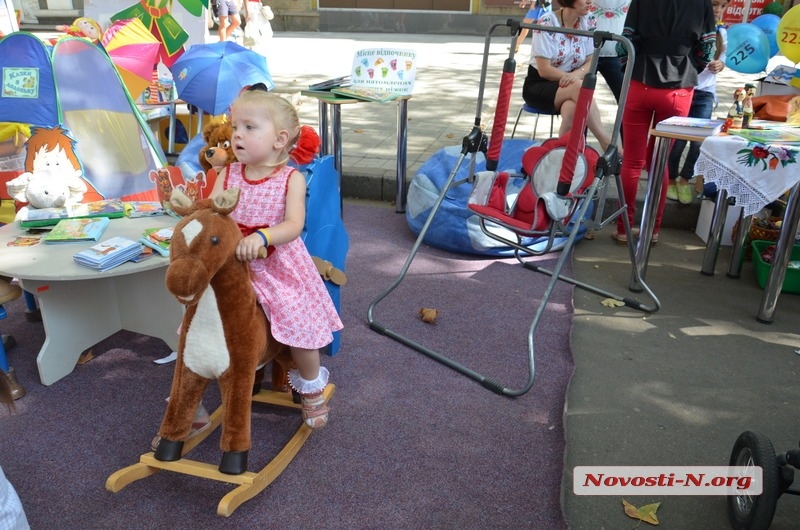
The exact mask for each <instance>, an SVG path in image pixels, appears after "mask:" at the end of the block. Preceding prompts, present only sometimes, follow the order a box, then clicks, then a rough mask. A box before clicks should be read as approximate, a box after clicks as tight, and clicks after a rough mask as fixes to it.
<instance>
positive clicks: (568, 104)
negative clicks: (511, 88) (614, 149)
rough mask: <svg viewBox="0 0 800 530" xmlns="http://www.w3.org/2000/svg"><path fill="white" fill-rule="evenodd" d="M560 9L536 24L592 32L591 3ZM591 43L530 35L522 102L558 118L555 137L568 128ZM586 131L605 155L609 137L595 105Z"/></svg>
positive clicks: (574, 2) (574, 1) (567, 1)
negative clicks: (559, 118)
mask: <svg viewBox="0 0 800 530" xmlns="http://www.w3.org/2000/svg"><path fill="white" fill-rule="evenodd" d="M559 3H560V4H561V6H562V7H561V9H559V10H557V11H551V12H548V13H545V14H544V15H542V17H541V18H540V19H539V20H538V21H537V23H538V24H540V25H542V26H552V27H562V28H574V29H580V30H585V31H593V30H594V28H595V21H594V17H593V16H592V15H590V14H589V6H590V5H591V0H562V1H560V2H559ZM592 48H593V43H592V39H591V38H589V37H576V36H574V35H566V34H564V33H547V32H541V31H535V32H534V33H533V51H532V53H531V60H530V64H529V65H528V75H527V77H526V78H525V84H524V85H523V87H522V98H523V99H524V100H525V103H527V104H528V105H530V106H532V107H534V108H537V109H540V110H543V111H547V112H551V113H553V114H555V113H560V114H561V127H560V128H559V131H558V134H559V136H563V135H564V134H566V133H567V131H569V130H570V129H571V128H572V120H573V118H574V116H575V107H576V104H577V102H578V94H579V93H580V89H581V84H582V82H583V77H584V76H585V75H586V74H587V73H588V71H589V67H590V65H591V54H592ZM587 125H588V127H589V130H590V131H592V134H593V135H594V137H595V138H597V141H598V142H599V143H600V149H601V151H605V150H606V148H607V147H608V145H609V144H610V143H611V134H610V133H609V132H608V131H607V130H606V129H605V128H604V127H603V124H602V122H601V120H600V111H599V110H598V109H597V105H595V103H594V102H592V106H591V108H590V110H589V115H588V116H587Z"/></svg>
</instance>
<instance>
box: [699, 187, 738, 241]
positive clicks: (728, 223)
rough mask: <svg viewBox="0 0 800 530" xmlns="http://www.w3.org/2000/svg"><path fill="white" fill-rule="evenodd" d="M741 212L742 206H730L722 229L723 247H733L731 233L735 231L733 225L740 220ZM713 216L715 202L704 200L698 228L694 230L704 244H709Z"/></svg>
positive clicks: (701, 205)
mask: <svg viewBox="0 0 800 530" xmlns="http://www.w3.org/2000/svg"><path fill="white" fill-rule="evenodd" d="M741 211H742V207H741V206H736V205H729V206H728V215H727V216H726V217H725V227H724V228H723V229H722V241H721V242H720V245H721V246H723V247H730V246H733V239H732V238H731V232H732V231H733V225H734V224H736V221H738V220H739V214H740V213H741ZM713 216H714V201H712V200H709V199H703V200H702V201H701V204H700V215H699V216H698V217H697V228H695V229H694V233H695V234H697V237H699V238H700V239H702V240H703V243H707V242H708V236H709V233H710V231H711V219H712V218H713Z"/></svg>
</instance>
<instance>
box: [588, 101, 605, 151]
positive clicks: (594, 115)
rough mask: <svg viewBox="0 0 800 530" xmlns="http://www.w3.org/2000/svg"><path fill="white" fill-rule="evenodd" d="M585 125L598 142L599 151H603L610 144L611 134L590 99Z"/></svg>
mask: <svg viewBox="0 0 800 530" xmlns="http://www.w3.org/2000/svg"><path fill="white" fill-rule="evenodd" d="M586 125H587V127H589V130H590V131H592V134H593V135H594V137H595V138H596V139H597V143H599V144H600V152H601V153H603V152H605V150H606V149H608V146H609V145H611V134H610V133H609V132H608V130H607V129H606V126H605V125H603V120H602V119H601V118H600V110H599V109H598V108H597V105H596V104H595V102H594V101H592V104H591V106H590V107H589V115H588V116H586Z"/></svg>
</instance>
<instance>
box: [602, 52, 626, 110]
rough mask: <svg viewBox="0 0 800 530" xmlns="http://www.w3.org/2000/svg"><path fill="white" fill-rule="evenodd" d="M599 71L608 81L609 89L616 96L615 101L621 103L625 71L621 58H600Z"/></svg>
mask: <svg viewBox="0 0 800 530" xmlns="http://www.w3.org/2000/svg"><path fill="white" fill-rule="evenodd" d="M597 71H598V72H600V75H602V76H603V79H605V80H606V84H607V85H608V88H610V89H611V93H612V94H614V99H615V100H616V101H617V103H619V95H620V94H621V93H622V81H623V75H624V74H623V71H622V63H620V62H619V57H600V59H599V60H598V62H597Z"/></svg>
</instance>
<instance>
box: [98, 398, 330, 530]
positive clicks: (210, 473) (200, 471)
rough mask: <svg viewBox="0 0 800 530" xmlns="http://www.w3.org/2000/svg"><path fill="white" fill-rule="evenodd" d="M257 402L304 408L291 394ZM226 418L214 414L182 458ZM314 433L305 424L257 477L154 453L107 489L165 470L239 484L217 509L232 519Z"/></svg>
mask: <svg viewBox="0 0 800 530" xmlns="http://www.w3.org/2000/svg"><path fill="white" fill-rule="evenodd" d="M335 390H336V386H335V385H333V384H329V385H328V386H327V387H325V391H324V392H323V396H324V397H325V401H326V402H328V401H330V399H331V397H332V396H333V393H334V391H335ZM253 401H257V402H259V403H267V404H269V405H277V406H279V407H290V408H297V409H299V408H300V407H301V405H300V404H298V403H294V401H292V394H291V392H276V391H273V390H262V391H261V392H259V393H258V394H256V395H254V396H253ZM222 415H223V411H222V407H219V408H217V410H215V411H214V413H213V414H211V419H210V420H211V427H209V428H208V429H206V430H205V431H204V432H203V433H201V434H198V435H197V436H196V437H194V438H192V439H191V440H187V441H186V443H185V444H184V446H183V453H182V454H183V455H185V454H186V453H188V452H189V451H191V450H192V449H193V448H194V447H196V446H197V445H198V444H199V443H200V442H202V441H203V440H205V439H206V437H208V435H209V434H211V433H212V432H213V431H214V429H216V428H217V427H218V426H219V425H220V423H222ZM312 432H313V431H312V429H311V428H309V427H308V426H307V425H306V424H305V423H303V424H301V425H300V428H299V429H298V430H297V432H296V433H295V434H294V436H292V438H291V439H290V440H289V441H288V442H287V443H286V445H285V446H284V447H283V449H282V450H281V451H280V452H279V453H278V454H277V456H275V458H273V459H272V460H271V461H270V463H269V464H267V465H266V466H264V468H263V469H262V470H261V471H259V472H257V473H253V472H250V471H247V472H245V473H242V474H241V475H226V474H224V473H220V472H219V470H218V469H217V464H207V463H204V462H198V461H196V460H189V459H186V458H181V459H180V460H178V461H176V462H162V461H160V460H156V459H155V457H154V456H153V455H154V453H153V452H149V453H145V454H143V455H142V456H141V457H140V458H139V462H138V463H136V464H134V465H132V466H128V467H126V468H123V469H120V470H119V471H116V472H115V473H113V474H112V475H111V476H110V477H108V480H106V489H107V490H108V491H110V492H111V493H117V492H118V491H120V490H121V489H122V488H124V487H125V486H127V485H128V484H130V483H132V482H135V481H137V480H140V479H143V478H147V477H149V476H150V475H154V474H155V473H158V472H159V471H161V470H162V469H163V470H166V471H172V472H175V473H182V474H184V475H192V476H195V477H200V478H208V479H213V480H217V481H220V482H227V483H229V484H238V487H237V488H236V489H234V490H233V491H231V492H230V493H228V494H227V495H225V496H224V497H223V498H222V500H221V501H220V502H219V505H217V515H221V516H223V517H228V516H229V515H231V514H232V513H233V511H234V510H235V509H236V508H238V507H239V506H241V505H242V504H243V503H244V502H246V501H248V500H250V499H252V498H253V497H255V496H256V495H257V494H258V493H260V492H261V491H263V490H264V489H265V488H266V487H267V486H269V485H270V484H271V483H272V481H273V480H275V479H276V478H278V476H279V475H280V474H281V473H282V472H283V470H284V469H286V466H288V465H289V463H290V462H291V461H292V460H293V459H294V457H295V455H297V453H298V451H300V448H301V447H303V444H304V443H305V442H306V440H307V439H308V437H309V435H310V434H311V433H312Z"/></svg>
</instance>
